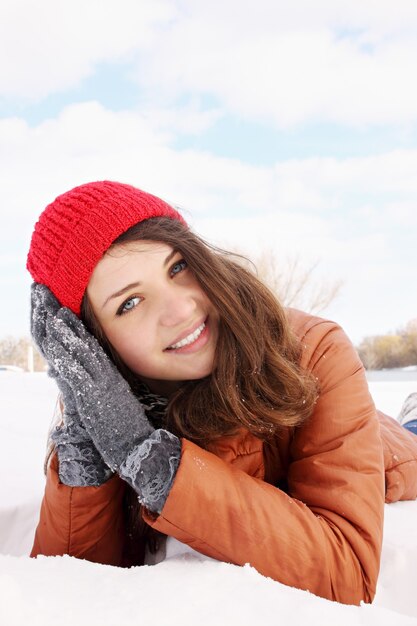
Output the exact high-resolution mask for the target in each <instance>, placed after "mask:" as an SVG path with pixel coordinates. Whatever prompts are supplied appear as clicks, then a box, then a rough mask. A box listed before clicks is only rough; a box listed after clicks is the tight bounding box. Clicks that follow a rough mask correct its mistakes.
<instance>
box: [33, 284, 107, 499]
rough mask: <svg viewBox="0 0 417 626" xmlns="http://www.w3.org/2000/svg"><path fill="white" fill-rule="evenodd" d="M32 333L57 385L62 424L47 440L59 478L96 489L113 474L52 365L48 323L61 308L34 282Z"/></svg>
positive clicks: (66, 386)
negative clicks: (60, 396)
mask: <svg viewBox="0 0 417 626" xmlns="http://www.w3.org/2000/svg"><path fill="white" fill-rule="evenodd" d="M31 306H32V311H31V332H32V336H33V339H34V341H35V343H36V345H37V346H38V348H39V350H40V352H41V354H42V356H43V357H44V358H45V359H46V361H47V363H48V374H49V376H51V378H54V379H55V380H56V382H57V385H58V388H59V390H60V391H61V395H62V402H63V405H64V407H63V420H62V423H60V424H59V425H57V426H55V428H54V429H53V430H52V432H51V433H50V437H51V439H52V441H53V442H54V444H55V448H56V451H57V454H58V460H59V477H60V480H61V482H62V483H63V484H65V485H69V486H72V487H91V486H98V485H101V484H102V483H104V482H106V480H108V479H109V478H110V476H111V475H112V471H111V470H110V468H109V467H108V466H107V465H106V463H105V462H104V461H103V459H102V457H101V455H100V454H99V452H98V450H97V449H96V447H95V445H94V444H93V441H92V439H91V437H90V435H89V434H88V432H87V431H86V429H85V428H84V426H83V424H82V422H81V419H80V416H79V415H78V412H77V408H76V403H75V397H74V393H73V391H72V389H71V387H70V386H69V385H68V383H67V381H66V380H65V379H64V378H63V377H62V376H60V374H59V372H58V370H56V369H55V368H54V366H53V363H52V361H53V359H52V358H51V354H49V351H48V333H49V330H48V329H49V325H50V320H51V319H54V318H55V317H56V315H57V314H58V312H59V311H60V309H61V305H60V304H59V302H58V300H57V299H56V298H55V296H54V295H53V294H52V293H51V291H50V290H49V289H48V288H47V287H45V286H44V285H40V284H37V283H33V285H32V289H31Z"/></svg>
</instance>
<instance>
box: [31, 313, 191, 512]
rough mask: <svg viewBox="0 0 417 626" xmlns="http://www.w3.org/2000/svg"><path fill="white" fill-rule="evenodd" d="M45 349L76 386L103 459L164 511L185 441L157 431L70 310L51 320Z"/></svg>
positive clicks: (80, 409) (143, 500) (77, 399)
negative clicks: (182, 441) (182, 443)
mask: <svg viewBox="0 0 417 626" xmlns="http://www.w3.org/2000/svg"><path fill="white" fill-rule="evenodd" d="M46 329H47V332H46V338H45V340H44V342H43V349H44V351H45V354H47V356H48V361H49V362H51V363H52V365H53V367H54V369H55V370H56V371H57V372H58V374H59V376H60V379H62V380H63V381H65V383H66V384H67V385H68V386H69V387H70V388H71V390H72V392H73V394H74V399H75V406H76V410H77V413H78V415H79V416H80V419H81V422H82V424H83V426H84V427H85V429H86V431H87V432H88V433H89V435H90V437H91V439H92V441H93V442H94V445H95V446H96V448H97V450H98V451H99V452H100V455H101V456H102V458H103V459H104V461H105V462H106V463H107V465H108V466H109V467H111V469H112V470H113V471H117V472H118V473H119V475H120V476H121V477H122V478H123V479H124V480H126V481H127V482H128V483H129V484H130V485H131V486H132V487H133V488H134V489H135V491H136V492H137V494H138V496H139V501H140V502H141V503H142V504H143V505H144V506H146V507H147V508H148V509H150V510H151V511H154V512H157V513H160V512H161V510H162V508H163V506H164V504H165V501H166V498H167V496H168V494H169V491H170V489H171V486H172V483H173V481H174V477H175V474H176V471H177V469H178V465H179V462H180V454H181V443H180V440H179V439H178V438H177V437H175V436H174V435H172V434H171V433H169V432H168V431H166V430H162V429H159V430H154V428H153V427H152V426H151V424H150V423H149V421H148V419H147V418H146V415H145V411H144V408H143V406H142V404H141V403H140V402H139V400H138V399H137V398H136V397H135V395H134V394H133V393H132V391H131V389H130V387H129V385H128V383H127V382H126V380H125V379H124V378H123V377H122V375H121V374H120V372H119V370H118V369H117V368H116V366H115V365H114V364H113V363H112V362H111V360H110V359H109V357H108V356H107V355H106V353H105V352H104V350H103V349H102V348H101V346H100V345H99V343H98V342H97V340H96V339H95V337H93V336H92V335H91V334H90V333H89V332H88V331H87V329H86V328H85V326H84V324H83V323H82V322H81V321H80V320H79V319H78V318H77V317H76V316H75V315H74V314H73V313H72V312H71V311H70V310H69V309H67V308H61V309H60V310H59V311H58V312H57V314H56V315H55V316H54V317H48V318H47V321H46Z"/></svg>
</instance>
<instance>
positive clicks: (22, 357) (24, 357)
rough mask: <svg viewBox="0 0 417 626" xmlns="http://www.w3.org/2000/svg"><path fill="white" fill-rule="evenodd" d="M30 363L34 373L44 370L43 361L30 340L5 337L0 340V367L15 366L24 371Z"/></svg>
mask: <svg viewBox="0 0 417 626" xmlns="http://www.w3.org/2000/svg"><path fill="white" fill-rule="evenodd" d="M31 363H32V364H33V370H34V371H35V372H43V371H45V370H46V363H45V360H44V359H43V358H42V356H41V355H40V353H39V351H38V349H37V348H36V347H35V346H34V344H33V342H32V341H31V340H30V339H28V338H27V337H20V338H16V337H6V338H4V339H1V340H0V365H15V366H17V367H21V368H22V369H23V370H25V371H26V370H29V369H30V367H31Z"/></svg>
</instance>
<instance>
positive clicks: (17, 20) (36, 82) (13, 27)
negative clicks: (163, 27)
mask: <svg viewBox="0 0 417 626" xmlns="http://www.w3.org/2000/svg"><path fill="white" fill-rule="evenodd" d="M172 17H173V5H172V4H171V3H170V2H169V1H168V0H119V1H118V2H117V4H115V3H114V2H112V1H110V0H89V1H88V2H83V1H82V0H71V2H69V1H68V0H64V1H63V2H56V1H55V0H39V1H38V2H33V1H32V0H4V1H3V2H2V12H1V20H0V57H1V58H2V59H3V62H2V63H1V65H0V94H1V95H3V96H7V97H10V98H23V99H29V100H36V99H41V98H43V97H45V96H47V95H48V94H50V93H55V92H59V91H62V90H65V89H69V88H71V87H74V86H77V85H78V84H79V83H80V81H81V80H82V79H84V78H86V77H87V76H89V75H91V74H92V73H93V71H94V69H95V66H96V65H97V64H98V63H100V62H105V61H110V62H120V61H126V60H128V59H129V58H130V55H132V54H133V53H134V51H135V50H136V49H137V48H138V47H140V46H141V45H144V44H145V43H146V42H147V39H148V37H149V34H150V32H151V30H152V28H153V26H154V24H155V23H158V22H159V21H160V20H164V21H166V20H169V19H171V18H172Z"/></svg>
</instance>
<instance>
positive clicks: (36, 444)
mask: <svg viewBox="0 0 417 626" xmlns="http://www.w3.org/2000/svg"><path fill="white" fill-rule="evenodd" d="M370 388H371V392H372V394H373V396H374V399H375V402H376V405H377V406H378V408H380V409H382V410H383V411H385V412H386V413H388V414H391V415H393V416H396V415H397V414H398V412H399V410H400V408H401V404H402V401H403V399H404V398H405V397H406V396H407V395H408V393H410V392H411V391H416V390H417V373H416V379H415V380H408V381H397V382H387V381H383V382H371V383H370ZM55 400H56V388H55V385H54V382H53V381H52V380H50V379H49V378H48V377H47V376H46V375H45V374H25V373H15V372H0V416H1V417H0V468H1V476H2V480H1V481H0V624H2V625H3V624H4V625H5V626H15V625H19V626H23V625H24V624H29V623H30V624H32V625H33V626H37V625H38V624H39V625H42V626H49V625H51V626H52V624H60V625H62V626H65V625H67V624H68V625H69V624H72V625H76V626H83V625H84V624H85V625H87V624H88V625H91V624H100V626H107V625H109V626H114V625H115V624H120V623H121V624H125V623H126V624H127V623H129V624H130V623H134V624H145V623H150V622H152V623H154V624H157V625H158V626H161V625H165V624H166V625H168V624H169V626H175V625H176V624H181V625H184V624H193V623H195V622H198V623H199V624H200V625H201V626H204V625H206V624H213V623H217V624H218V623H220V624H223V623H224V624H239V626H245V625H246V624H247V625H250V626H253V624H254V623H258V622H259V623H261V624H264V625H265V624H267V625H269V624H271V625H272V624H274V625H275V624H285V626H290V625H293V624H304V623H305V622H306V623H308V624H309V625H315V624H317V625H320V626H323V625H326V624H330V623H332V624H333V623H334V622H337V624H338V626H345V625H346V626H347V625H349V626H352V625H353V626H355V625H356V624H358V625H359V624H360V625H361V626H363V625H370V626H374V625H375V626H376V625H378V626H385V625H386V626H393V625H394V626H397V625H398V626H401V625H403V624H404V625H406V624H414V625H415V626H416V625H417V594H416V591H415V585H416V580H417V502H400V503H396V504H392V505H389V506H386V507H385V535H384V546H383V555H382V567H381V574H380V578H379V583H378V591H377V596H376V599H375V602H374V604H373V605H363V606H361V607H348V606H344V605H340V604H336V603H333V602H328V601H326V600H323V599H322V598H317V597H316V596H313V595H312V594H309V593H307V592H304V591H299V590H297V589H290V588H288V587H285V586H284V585H281V584H279V583H277V582H274V581H272V580H270V579H267V578H264V577H263V576H261V575H260V574H258V573H257V572H256V571H255V570H254V569H253V568H251V567H249V566H246V567H243V568H240V567H237V566H233V565H229V564H225V563H219V562H216V561H213V560H208V559H205V558H204V557H202V556H199V555H197V554H196V553H194V552H187V551H185V552H184V551H182V550H181V546H180V544H177V545H176V544H171V547H170V550H169V551H168V558H167V559H166V560H165V561H164V562H163V563H160V564H159V565H154V566H144V567H136V568H132V569H129V570H123V569H120V568H116V567H109V566H103V565H96V564H93V563H88V562H87V561H79V560H77V559H73V558H70V557H54V558H45V557H40V558H38V559H36V560H34V559H30V558H29V557H28V556H27V554H28V552H29V550H30V547H31V544H32V538H33V533H34V528H35V526H36V521H37V516H38V509H39V503H40V499H41V497H42V492H43V486H44V476H43V467H42V464H43V457H44V452H45V440H46V433H47V430H48V426H49V423H50V421H51V417H52V414H53V411H54V406H55Z"/></svg>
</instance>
